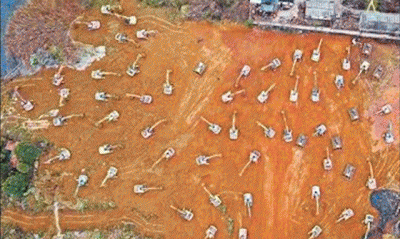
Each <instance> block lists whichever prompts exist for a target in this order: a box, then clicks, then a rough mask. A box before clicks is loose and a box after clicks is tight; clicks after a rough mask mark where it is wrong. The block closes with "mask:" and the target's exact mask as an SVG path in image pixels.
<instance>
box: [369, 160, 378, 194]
mask: <svg viewBox="0 0 400 239" xmlns="http://www.w3.org/2000/svg"><path fill="white" fill-rule="evenodd" d="M367 162H368V164H369V172H370V176H369V177H368V180H367V187H368V188H369V189H370V190H375V189H376V179H375V178H374V170H373V168H372V163H371V159H370V158H367Z"/></svg>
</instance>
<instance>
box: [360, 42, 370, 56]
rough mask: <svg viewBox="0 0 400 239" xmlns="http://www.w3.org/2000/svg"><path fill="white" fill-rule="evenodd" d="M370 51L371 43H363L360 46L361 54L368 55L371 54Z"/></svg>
mask: <svg viewBox="0 0 400 239" xmlns="http://www.w3.org/2000/svg"><path fill="white" fill-rule="evenodd" d="M371 52H372V45H371V44H369V43H364V44H363V47H362V54H364V55H367V56H369V55H371Z"/></svg>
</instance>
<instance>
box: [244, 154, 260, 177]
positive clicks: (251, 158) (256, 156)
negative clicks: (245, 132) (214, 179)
mask: <svg viewBox="0 0 400 239" xmlns="http://www.w3.org/2000/svg"><path fill="white" fill-rule="evenodd" d="M260 156H261V153H260V152H259V151H257V150H253V151H251V153H250V156H249V162H247V164H246V165H245V166H244V167H243V169H242V171H240V173H239V176H242V175H243V173H244V171H245V170H246V168H248V167H249V166H250V164H251V163H257V162H258V159H259V158H260Z"/></svg>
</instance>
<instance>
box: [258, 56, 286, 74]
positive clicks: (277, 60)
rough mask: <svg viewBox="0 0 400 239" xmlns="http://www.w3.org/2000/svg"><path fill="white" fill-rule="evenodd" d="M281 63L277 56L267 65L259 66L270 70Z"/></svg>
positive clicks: (263, 69)
mask: <svg viewBox="0 0 400 239" xmlns="http://www.w3.org/2000/svg"><path fill="white" fill-rule="evenodd" d="M281 65H282V63H281V61H280V60H279V59H278V58H275V59H273V60H272V61H271V63H269V64H268V65H266V66H263V67H261V70H262V71H266V70H267V69H268V68H269V69H271V70H276V69H277V68H278V67H280V66H281Z"/></svg>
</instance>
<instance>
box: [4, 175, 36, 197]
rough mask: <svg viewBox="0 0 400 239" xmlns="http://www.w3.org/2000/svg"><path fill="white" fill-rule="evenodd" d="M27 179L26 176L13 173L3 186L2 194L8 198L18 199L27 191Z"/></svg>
mask: <svg viewBox="0 0 400 239" xmlns="http://www.w3.org/2000/svg"><path fill="white" fill-rule="evenodd" d="M28 185H29V177H28V176H27V175H26V174H22V173H15V174H14V175H12V176H10V177H8V178H7V180H6V181H5V182H4V184H3V187H2V188H3V192H4V193H5V194H6V195H7V196H9V197H15V198H20V197H22V195H23V194H24V192H25V191H26V190H27V189H28Z"/></svg>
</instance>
